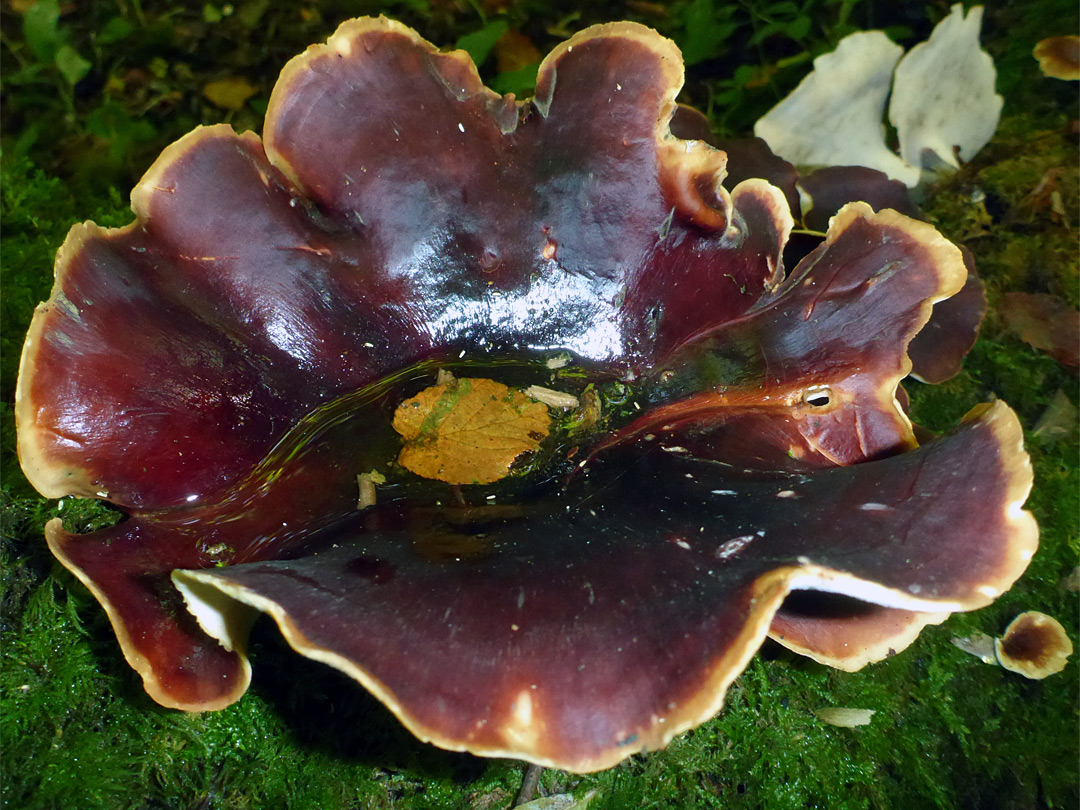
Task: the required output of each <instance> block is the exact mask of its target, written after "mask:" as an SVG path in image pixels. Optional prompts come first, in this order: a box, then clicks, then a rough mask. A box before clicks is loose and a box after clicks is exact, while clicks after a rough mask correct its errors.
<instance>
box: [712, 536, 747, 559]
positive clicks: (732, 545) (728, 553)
mask: <svg viewBox="0 0 1080 810" xmlns="http://www.w3.org/2000/svg"><path fill="white" fill-rule="evenodd" d="M753 540H754V535H752V534H746V535H743V536H742V537H733V538H731V539H730V540H728V541H727V542H724V543H721V544H720V547H719V548H717V549H716V559H718V560H727V559H730V558H731V557H734V556H735V555H736V554H738V553H739V552H740V551H742V550H743V549H744V548H746V547H747V546H748V545H750V543H752V542H753Z"/></svg>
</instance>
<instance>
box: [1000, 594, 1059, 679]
mask: <svg viewBox="0 0 1080 810" xmlns="http://www.w3.org/2000/svg"><path fill="white" fill-rule="evenodd" d="M994 652H995V653H996V655H997V660H998V662H999V663H1000V664H1001V665H1002V666H1003V667H1005V669H1007V670H1009V671H1010V672H1016V673H1019V674H1020V675H1023V676H1024V677H1025V678H1031V679H1032V680H1042V679H1043V678H1048V677H1050V676H1051V675H1056V674H1057V673H1058V672H1061V670H1063V669H1065V664H1066V662H1067V661H1068V660H1069V656H1070V655H1072V652H1073V644H1072V641H1071V640H1070V639H1069V636H1068V634H1067V633H1066V632H1065V628H1064V627H1062V626H1061V622H1059V621H1058V620H1057V619H1055V618H1054V617H1053V616H1047V615H1046V614H1045V613H1040V612H1038V611H1037V610H1029V611H1027V612H1026V613H1021V614H1020V615H1019V616H1017V617H1016V618H1015V619H1013V620H1012V622H1011V623H1010V624H1009V626H1008V627H1006V628H1005V633H1004V635H1002V636H1001V638H999V639H996V640H995V642H994Z"/></svg>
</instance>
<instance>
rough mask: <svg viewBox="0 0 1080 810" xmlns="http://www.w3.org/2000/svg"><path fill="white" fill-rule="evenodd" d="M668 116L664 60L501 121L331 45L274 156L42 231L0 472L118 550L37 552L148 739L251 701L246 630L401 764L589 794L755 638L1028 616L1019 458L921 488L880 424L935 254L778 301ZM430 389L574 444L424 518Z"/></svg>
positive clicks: (448, 74)
mask: <svg viewBox="0 0 1080 810" xmlns="http://www.w3.org/2000/svg"><path fill="white" fill-rule="evenodd" d="M682 78H683V71H682V62H681V59H680V55H679V52H678V50H677V49H676V48H675V46H674V45H673V44H672V43H671V42H669V41H668V40H666V39H664V38H662V37H660V36H659V35H657V34H656V33H654V32H652V31H650V30H648V29H646V28H644V27H642V26H640V25H636V24H633V23H615V24H609V25H601V26H596V27H593V28H589V29H586V30H585V31H582V32H580V33H578V34H576V35H575V36H573V37H572V38H571V39H570V40H568V41H567V42H565V43H563V44H562V45H560V46H559V47H557V48H556V49H555V50H554V51H553V52H552V53H551V54H550V55H548V57H547V58H546V59H545V60H544V62H543V64H542V65H541V67H540V71H539V75H538V79H537V89H536V95H535V97H534V98H533V99H531V100H529V101H527V102H518V101H516V100H515V99H514V98H513V97H512V96H506V97H500V96H499V95H497V94H495V93H493V92H491V91H490V90H487V89H486V88H485V87H484V86H483V85H482V84H481V82H480V79H479V77H478V75H477V72H476V69H475V67H474V66H473V65H472V63H471V62H470V61H469V60H468V58H467V57H466V56H465V55H464V53H462V52H460V51H458V52H451V53H442V52H440V51H439V50H438V49H436V48H435V47H434V46H432V45H431V44H429V43H427V42H425V41H423V40H422V39H421V38H420V37H419V36H418V35H417V34H416V33H415V32H413V31H411V30H409V29H408V28H405V27H404V26H402V25H399V24H397V23H395V22H392V21H389V20H385V19H378V20H373V19H362V20H354V21H351V22H347V23H345V24H344V25H343V26H342V27H341V28H340V29H338V31H337V32H336V33H335V34H334V35H333V36H332V37H331V38H330V40H329V42H328V43H327V44H325V45H321V46H316V47H312V48H310V49H308V50H307V51H306V52H305V53H304V54H302V55H300V56H298V57H296V58H295V59H293V60H292V61H291V62H290V63H289V64H288V65H287V66H286V67H285V69H284V71H283V73H282V75H281V78H280V80H279V81H278V83H277V86H276V87H275V89H274V92H273V95H272V97H271V101H270V106H269V110H268V113H267V120H266V125H265V128H264V137H263V139H262V140H260V139H259V138H258V137H256V136H255V135H253V134H251V133H246V134H243V135H237V134H236V133H234V132H233V131H232V130H231V129H230V128H228V127H224V126H217V127H206V128H200V129H197V130H195V131H194V132H192V133H191V134H189V135H188V136H186V137H185V138H183V139H181V140H180V141H179V142H177V143H175V144H173V145H172V146H170V147H169V148H168V149H166V150H165V152H164V153H163V154H162V156H161V157H160V158H159V159H158V161H157V162H156V163H155V164H154V165H153V166H152V167H151V168H150V170H149V171H148V172H147V174H146V176H145V177H144V178H143V180H142V182H140V184H139V185H138V187H137V188H136V189H135V191H134V192H133V194H132V207H133V209H134V211H135V214H136V220H135V222H134V223H133V224H131V225H129V226H128V227H125V228H120V229H114V230H106V229H103V228H100V227H98V226H96V225H94V224H92V223H86V224H82V225H76V226H75V227H74V228H73V229H72V230H71V232H70V234H69V235H68V238H67V241H66V242H65V243H64V245H63V247H62V248H61V250H60V252H59V254H58V256H57V265H56V285H55V287H54V290H53V293H52V296H51V297H50V299H49V300H48V301H47V302H45V303H43V304H42V305H41V306H40V307H39V308H38V311H37V313H36V316H35V319H34V322H33V325H32V327H31V329H30V332H29V335H28V336H27V340H26V345H25V349H24V353H23V359H22V367H21V371H20V379H19V385H18V392H17V416H18V429H19V449H20V457H21V460H22V464H23V468H24V470H25V472H26V474H27V476H28V478H29V479H30V480H31V481H32V482H33V484H34V485H35V486H36V487H37V488H38V489H39V490H40V491H41V492H42V493H43V494H45V495H47V496H50V497H59V496H66V495H78V496H84V497H100V498H107V499H108V500H110V501H111V502H112V503H114V504H117V505H118V506H120V507H121V508H122V509H124V510H125V511H126V512H127V514H128V517H127V519H126V520H125V521H123V522H121V523H119V524H118V525H116V526H113V527H110V528H107V529H103V530H100V531H96V532H93V533H90V534H86V535H74V534H71V533H69V532H67V531H65V530H64V528H63V527H62V526H61V524H60V522H59V521H52V522H51V523H49V525H48V526H47V529H46V534H47V539H48V542H49V545H50V548H51V549H52V551H53V553H54V554H55V555H56V556H57V558H58V559H59V560H60V561H61V562H62V563H63V564H64V565H65V566H67V567H68V568H69V569H70V570H71V571H72V572H74V574H75V575H76V576H77V577H78V578H79V579H80V580H82V582H84V583H85V584H86V585H87V587H89V589H90V590H91V592H92V593H93V594H94V596H95V597H96V598H97V599H98V601H99V602H101V604H102V605H103V606H104V608H105V610H106V612H107V613H108V615H109V618H110V620H111V621H112V624H113V627H114V629H115V631H116V634H117V638H118V640H119V642H120V645H121V647H122V649H123V651H124V654H125V656H126V657H127V659H128V661H129V662H130V663H131V665H132V666H133V667H134V668H135V669H136V670H137V671H138V672H139V674H140V675H141V676H142V678H143V681H144V684H145V686H146V689H147V691H148V692H149V693H150V695H151V696H152V697H153V698H154V699H155V700H157V701H158V702H159V703H161V704H163V705H165V706H172V707H177V708H181V709H186V710H204V709H214V708H220V707H223V706H226V705H228V704H230V703H232V702H233V701H235V700H237V699H239V698H240V696H241V695H242V694H243V693H244V691H245V689H246V688H247V685H248V682H249V677H250V669H249V664H248V659H247V655H246V639H247V631H248V629H249V627H250V625H251V621H252V620H253V618H254V616H255V615H256V614H257V613H258V612H262V613H266V614H269V615H270V616H272V617H273V618H274V620H275V621H276V622H277V624H278V626H279V627H280V629H281V631H282V633H283V634H284V636H285V638H286V639H287V640H288V642H289V643H290V644H291V645H292V646H293V647H294V648H295V649H296V650H298V651H299V652H301V653H302V654H304V655H307V656H309V657H311V658H314V659H316V660H319V661H323V662H325V663H327V664H329V665H331V666H334V667H336V668H338V669H340V670H342V671H343V672H345V673H347V674H349V675H350V676H352V677H353V678H355V679H356V680H357V681H359V682H360V683H361V684H363V685H364V686H365V687H367V688H368V689H369V690H370V691H371V692H372V693H373V694H374V695H376V696H377V697H378V698H379V699H380V700H381V701H383V702H384V703H385V704H386V705H387V706H388V707H389V708H390V709H391V710H392V711H393V712H394V713H395V714H396V715H397V716H398V717H399V718H400V719H401V721H402V722H403V723H404V724H405V725H406V726H408V727H409V728H410V729H411V730H412V731H413V732H414V733H415V734H416V735H417V736H419V737H420V738H421V739H424V740H429V741H431V742H434V743H436V744H437V745H440V746H443V747H445V748H449V749H455V750H467V751H472V752H474V753H476V754H481V755H485V756H511V757H518V758H522V759H527V760H530V761H532V762H535V763H540V764H545V765H554V766H558V767H561V768H566V769H570V770H575V771H590V770H596V769H599V768H605V767H608V766H611V765H613V764H614V763H616V762H618V761H620V760H621V759H623V758H625V757H627V756H629V755H631V754H633V753H635V752H638V751H642V750H648V749H656V748H659V747H661V746H663V745H665V744H666V743H667V742H668V741H669V740H671V738H672V737H673V736H674V735H676V734H678V733H680V732H682V731H684V730H686V729H688V728H691V727H693V726H695V725H696V724H699V723H701V722H703V721H705V720H706V719H708V718H709V717H711V716H712V715H713V714H715V713H716V712H717V711H718V710H719V709H720V707H721V704H722V703H723V699H724V693H725V691H726V689H727V687H728V686H729V685H730V684H731V682H732V681H733V680H734V679H735V678H736V677H737V676H738V675H739V673H740V672H741V671H742V669H743V668H744V667H745V666H746V664H747V662H748V661H749V659H750V658H751V656H753V655H754V653H755V651H756V650H757V649H758V647H759V646H760V645H761V643H762V642H763V640H764V639H765V637H766V636H767V635H768V634H770V633H772V634H774V635H776V636H777V637H778V638H780V639H781V641H782V642H783V643H786V644H788V646H790V647H791V648H792V649H795V650H797V651H799V652H802V653H805V654H807V655H810V656H812V657H814V658H817V659H818V660H821V661H825V662H827V663H830V664H833V665H836V666H841V667H844V668H847V669H852V668H856V667H858V666H861V665H862V664H864V663H866V662H868V661H872V660H877V659H879V658H881V657H884V656H885V655H887V654H889V653H890V652H891V651H894V650H898V649H900V648H902V647H903V646H905V645H907V644H909V643H911V641H912V640H913V639H914V638H915V636H916V634H917V632H918V629H919V628H920V627H922V626H924V625H926V624H928V623H931V622H935V621H939V620H940V619H941V618H942V616H943V615H944V614H947V613H951V612H953V611H961V610H972V609H975V608H979V607H982V606H984V605H987V604H989V603H990V602H992V601H993V600H994V599H995V598H996V597H997V596H998V595H999V594H1000V593H1002V592H1003V591H1004V590H1005V589H1007V588H1008V587H1010V585H1011V584H1012V583H1013V581H1014V580H1016V579H1017V577H1019V576H1020V574H1021V573H1022V572H1023V570H1024V569H1025V567H1026V566H1027V564H1028V561H1029V559H1030V558H1031V556H1032V554H1033V553H1034V551H1035V547H1036V543H1037V529H1036V526H1035V523H1034V520H1033V519H1032V517H1031V516H1030V515H1029V514H1028V513H1027V512H1025V511H1024V510H1023V509H1022V505H1023V502H1024V500H1025V498H1026V496H1027V493H1028V491H1029V489H1030V486H1031V470H1030V465H1029V463H1028V460H1027V457H1026V455H1025V453H1024V451H1023V449H1022V446H1021V436H1022V433H1021V429H1020V425H1019V423H1018V421H1017V419H1016V416H1015V415H1014V414H1013V413H1012V411H1010V410H1009V408H1008V407H1007V406H1006V405H1005V404H1004V403H1002V402H995V403H992V404H988V405H981V406H977V407H976V408H974V409H973V410H972V412H971V413H970V414H969V416H968V418H967V419H966V420H965V421H964V422H963V423H962V424H961V425H960V426H959V427H958V428H957V429H956V430H955V432H953V433H952V434H950V435H948V436H944V437H942V438H939V439H935V440H933V441H930V442H927V443H925V444H923V445H922V446H920V445H919V443H918V442H917V441H916V437H915V433H914V430H913V426H912V424H911V422H910V420H909V419H908V417H907V416H906V415H905V413H904V411H903V410H902V409H901V407H900V406H899V404H898V402H897V395H898V385H899V382H900V380H901V379H902V378H903V377H904V376H905V375H907V374H908V372H909V370H910V369H911V361H910V360H909V358H908V355H907V347H908V344H909V343H910V342H911V340H912V339H913V337H914V336H915V335H916V333H918V332H919V330H920V329H921V328H922V327H923V325H924V324H925V323H926V322H927V319H928V318H929V317H930V313H931V309H932V307H933V306H934V305H935V304H936V303H938V302H940V301H943V300H944V299H946V298H948V297H949V296H952V295H954V294H955V293H957V292H958V291H959V290H960V289H961V288H962V287H963V286H964V283H965V278H966V275H967V272H966V270H965V266H964V262H963V260H962V258H961V255H960V252H959V250H958V249H957V248H956V247H954V246H953V245H951V244H950V243H949V242H948V241H946V240H945V239H944V238H943V237H942V236H941V235H940V234H938V233H937V232H936V231H935V230H934V229H933V228H932V227H931V226H930V225H928V224H926V223H922V222H918V221H916V220H913V219H910V218H908V217H906V216H904V215H902V214H900V213H897V212H896V211H894V210H890V209H883V210H880V211H876V212H875V211H874V210H873V209H872V208H871V207H870V206H868V205H865V204H862V203H857V202H856V203H852V204H849V205H846V206H844V207H843V208H841V209H840V210H839V212H838V213H837V214H836V215H835V216H834V217H833V218H832V221H831V224H830V225H829V228H828V232H827V234H826V236H825V238H824V240H823V241H822V242H821V244H820V245H819V246H818V247H817V248H816V249H814V250H813V252H812V253H811V254H810V255H809V256H807V257H806V258H805V259H804V260H803V261H801V262H799V264H798V265H797V266H795V267H793V268H791V269H787V268H785V267H784V263H783V260H782V256H781V252H782V250H783V247H784V245H785V242H786V241H787V238H788V235H789V232H790V229H791V227H792V217H791V214H790V212H789V208H788V204H787V201H786V199H785V196H784V194H783V193H782V192H781V191H780V190H778V189H777V188H775V187H773V186H772V185H770V184H769V183H767V182H765V181H763V180H761V179H757V178H749V179H747V180H745V181H743V182H741V183H739V184H738V185H737V186H735V188H734V189H732V190H731V191H730V192H729V191H728V190H726V189H725V188H724V187H723V186H722V184H721V181H722V180H723V178H724V174H725V169H726V166H725V164H726V156H725V154H724V153H723V152H722V151H719V150H716V149H714V148H712V147H711V146H709V145H708V144H706V143H705V142H703V141H701V140H681V139H679V138H676V137H674V136H673V135H671V133H670V132H669V120H670V119H671V117H672V115H673V113H674V111H675V97H676V94H677V93H678V91H679V88H680V86H681V83H682ZM568 361H569V365H568ZM439 370H444V371H450V372H452V373H453V375H454V377H453V379H457V380H466V379H473V380H479V379H483V380H492V381H494V382H497V383H499V384H500V386H503V387H493V386H488V385H486V384H485V385H480V384H477V383H470V384H469V390H470V391H476V390H484V391H488V392H489V393H488V396H489V397H495V398H497V399H498V398H507V400H508V402H509V406H510V407H511V408H513V409H515V412H516V413H518V414H519V415H520V413H521V412H523V409H524V408H525V407H526V405H524V404H522V400H521V399H520V397H518V396H517V395H516V394H515V395H511V394H508V393H503V391H504V388H505V389H506V390H507V391H510V390H512V391H521V392H524V393H523V394H522V396H527V391H528V390H530V386H533V385H538V386H541V387H542V388H550V389H551V390H558V391H559V392H561V393H564V394H567V395H569V396H572V397H575V398H576V399H578V400H579V401H580V402H581V403H582V408H585V407H589V408H591V410H590V411H589V413H588V418H584V417H583V416H579V417H578V418H576V419H575V418H573V417H572V416H570V417H567V418H566V420H560V418H559V417H558V416H557V415H550V416H549V417H548V418H550V419H551V420H552V421H551V423H550V434H545V433H544V430H539V429H536V428H534V427H529V428H528V430H527V432H529V433H534V434H536V435H535V436H534V437H533V438H534V441H535V442H536V445H535V447H534V446H532V445H530V452H531V456H530V458H531V461H530V463H529V465H528V466H527V468H525V469H523V470H517V471H515V468H514V467H513V465H514V464H516V463H517V462H516V461H513V462H508V463H509V464H510V465H511V466H510V467H509V468H507V467H506V463H504V462H500V465H501V468H500V472H499V475H503V476H504V477H502V478H501V479H499V480H494V481H491V482H490V483H480V484H468V483H466V484H458V483H453V482H451V481H439V480H432V478H424V477H423V476H422V475H417V474H415V473H412V472H409V471H408V470H407V469H405V468H404V467H402V466H400V465H399V464H398V463H397V459H398V458H399V454H400V453H401V450H402V440H401V437H399V436H398V435H397V434H395V433H394V431H393V430H392V429H391V422H392V421H393V418H394V414H395V412H396V410H397V409H398V408H399V407H400V406H401V405H402V403H404V402H406V401H409V400H411V399H412V398H415V397H416V396H417V394H418V392H419V391H421V390H422V389H425V388H430V387H431V386H433V385H435V386H438V385H440V384H441V385H448V383H446V382H445V380H446V379H449V378H447V377H445V375H444V376H443V380H444V381H443V382H440V381H439V378H438V377H437V372H438V371H439ZM564 372H572V373H568V374H563V373H564ZM559 374H563V376H560V377H558V379H557V382H556V381H553V375H559ZM447 390H448V389H447ZM462 390H464V386H462V387H461V388H460V389H455V391H458V392H460V391H462ZM445 393H446V391H442V392H441V393H440V394H439V396H438V397H432V398H431V399H432V400H433V403H434V404H433V405H432V413H443V411H445V410H446V409H450V410H452V409H453V408H454V407H456V406H455V404H454V402H455V400H454V398H453V397H450V398H449V399H445V398H444V397H443V394H445ZM566 401H567V402H569V399H567V400H566ZM440 403H442V404H440ZM529 407H530V408H531V406H529ZM545 407H546V406H545ZM440 409H442V410H440ZM443 416H445V413H443ZM441 418H442V417H440V419H441ZM489 421H490V420H489ZM495 421H498V420H495ZM569 423H572V424H573V427H567V426H566V425H567V424H569ZM439 424H443V422H439ZM454 424H457V422H455V423H454ZM582 425H585V426H586V427H582ZM423 429H424V428H423V425H422V426H421V434H422V433H423ZM461 452H463V453H464V452H466V451H461ZM514 452H517V451H514ZM458 461H460V459H458ZM358 475H367V476H368V478H367V480H368V482H369V483H370V484H371V485H372V487H374V482H376V481H378V482H379V483H378V492H377V498H376V497H368V498H365V499H362V505H363V507H364V508H362V509H358V508H357V480H358V479H357V476H358ZM464 475H466V477H465V478H464V479H462V478H461V477H460V475H458V474H457V473H455V476H454V478H453V480H454V481H460V480H470V479H469V478H468V477H467V474H464ZM368 495H369V496H370V495H371V492H370V491H369V493H368ZM958 516H962V519H958ZM802 591H814V592H825V593H826V594H830V595H832V597H833V598H836V599H840V600H847V602H846V603H845V605H844V608H843V609H842V610H839V611H836V612H834V613H833V614H831V615H830V612H829V611H828V610H821V609H809V608H808V607H807V606H806V605H805V604H797V603H794V602H793V603H792V604H791V605H790V606H788V607H785V600H786V599H787V598H788V596H789V594H791V593H793V592H802ZM852 604H857V605H859V606H861V609H860V610H853V609H851V605H852Z"/></svg>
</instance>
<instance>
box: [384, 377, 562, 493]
mask: <svg viewBox="0 0 1080 810" xmlns="http://www.w3.org/2000/svg"><path fill="white" fill-rule="evenodd" d="M550 429H551V417H550V416H549V415H548V409H547V406H546V405H544V404H543V403H542V402H537V401H536V400H534V399H532V398H531V397H528V396H526V395H525V394H524V393H522V392H521V391H517V390H515V389H512V388H508V387H507V386H505V385H503V384H502V383H497V382H495V381H494V380H487V379H482V378H456V379H451V380H449V381H447V382H444V383H440V384H438V385H433V386H431V387H430V388H425V389H424V390H423V391H421V392H420V393H419V394H417V395H416V396H415V397H412V398H411V399H407V400H405V401H404V402H402V403H401V404H400V405H399V406H398V408H397V410H396V411H395V412H394V430H396V431H397V432H398V433H399V434H401V437H402V438H403V439H404V440H405V444H404V446H403V447H402V449H401V454H400V455H399V456H398V463H399V464H401V466H403V467H404V468H405V469H407V470H409V471H410V472H413V473H415V474H416V475H419V476H422V477H424V478H433V479H435V480H437V481H445V482H446V483H448V484H490V483H491V482H493V481H498V480H499V479H501V478H505V477H506V476H507V475H508V474H509V473H510V467H511V465H512V464H513V463H514V461H515V460H516V459H517V458H518V457H519V456H521V455H522V454H524V453H529V452H535V451H536V449H537V448H538V447H539V446H540V442H541V441H543V440H544V438H545V437H546V436H547V435H548V433H549V431H550Z"/></svg>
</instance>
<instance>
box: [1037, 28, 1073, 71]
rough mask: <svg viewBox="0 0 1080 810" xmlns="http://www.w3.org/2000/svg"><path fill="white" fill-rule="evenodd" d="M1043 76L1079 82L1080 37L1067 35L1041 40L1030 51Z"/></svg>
mask: <svg viewBox="0 0 1080 810" xmlns="http://www.w3.org/2000/svg"><path fill="white" fill-rule="evenodd" d="M1032 56H1034V57H1035V58H1036V59H1037V60H1038V62H1039V70H1041V71H1042V72H1043V75H1044V76H1049V77H1050V78H1051V79H1063V80H1064V81H1072V82H1075V81H1078V80H1080V37H1078V36H1076V35H1075V34H1069V35H1068V36H1063V37H1049V38H1047V39H1044V40H1041V41H1040V42H1039V43H1038V44H1037V45H1036V46H1035V49H1034V50H1033V51H1032Z"/></svg>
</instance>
